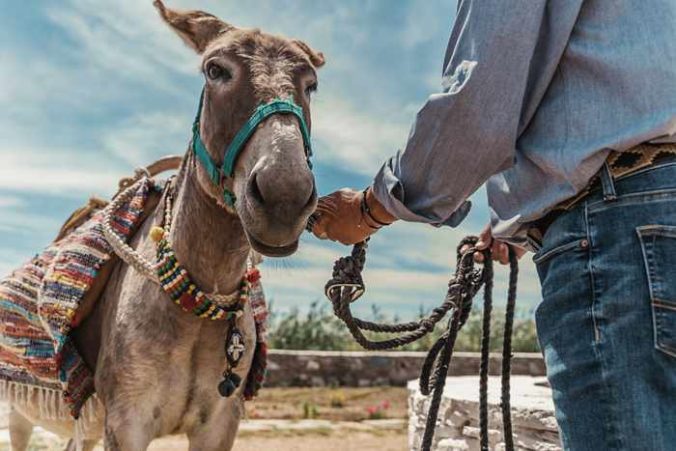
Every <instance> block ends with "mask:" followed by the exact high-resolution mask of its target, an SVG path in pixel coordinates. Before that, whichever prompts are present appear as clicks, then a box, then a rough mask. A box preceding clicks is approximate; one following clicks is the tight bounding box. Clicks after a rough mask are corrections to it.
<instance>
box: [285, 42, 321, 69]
mask: <svg viewBox="0 0 676 451" xmlns="http://www.w3.org/2000/svg"><path fill="white" fill-rule="evenodd" d="M292 42H293V43H294V44H296V45H297V46H298V47H300V49H301V50H302V51H303V52H305V53H306V54H307V56H308V58H310V62H311V63H312V65H313V66H315V67H317V68H320V67H322V66H323V65H324V63H325V62H326V60H325V59H324V54H323V53H322V52H316V51H315V50H313V49H312V47H310V46H309V45H307V44H306V43H305V42H303V41H301V40H298V39H294V40H293V41H292Z"/></svg>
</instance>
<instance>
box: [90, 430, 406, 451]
mask: <svg viewBox="0 0 676 451" xmlns="http://www.w3.org/2000/svg"><path fill="white" fill-rule="evenodd" d="M101 449H103V448H101ZM187 449H188V442H187V441H186V440H185V439H178V438H171V439H162V440H158V441H156V442H154V443H153V445H152V446H151V447H150V450H151V451H178V450H187ZM407 449H408V445H407V437H406V431H403V430H402V431H398V432H393V431H387V432H382V433H377V434H374V433H367V432H350V433H349V434H345V432H338V431H336V432H328V431H327V432H326V433H322V434H317V433H308V434H289V435H284V436H282V437H254V436H244V437H239V438H238V439H237V441H236V442H235V446H234V448H233V451H261V450H274V451H316V450H321V451H334V450H335V451H405V450H407ZM97 451H98V450H97Z"/></svg>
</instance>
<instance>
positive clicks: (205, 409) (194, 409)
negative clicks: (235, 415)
mask: <svg viewBox="0 0 676 451" xmlns="http://www.w3.org/2000/svg"><path fill="white" fill-rule="evenodd" d="M246 313H250V312H247V311H246V309H245V315H244V317H243V318H242V320H240V321H239V322H238V323H239V324H238V325H237V327H238V328H239V329H240V330H241V331H242V333H243V335H244V337H245V349H246V351H245V355H244V357H243V358H242V360H241V362H240V364H239V365H238V367H237V373H238V374H239V375H240V377H241V378H242V380H246V375H247V373H248V370H249V367H250V362H251V358H252V352H253V344H254V340H255V335H254V330H255V329H254V325H253V317H252V315H250V314H246ZM190 323H191V322H190V321H187V322H186V323H185V324H184V323H183V322H182V321H181V322H179V324H177V326H176V330H177V332H179V333H178V335H177V337H176V340H175V341H174V342H173V343H172V344H171V345H170V346H169V348H170V349H171V350H170V352H169V353H168V354H167V356H166V360H165V361H156V363H157V368H161V370H160V371H157V372H151V373H154V375H153V376H151V377H149V375H148V374H147V373H146V374H143V375H141V374H138V373H137V375H138V376H140V377H143V378H144V379H146V382H147V384H148V386H149V387H152V389H151V391H152V393H148V395H147V396H146V397H145V398H146V399H147V400H148V406H150V405H152V406H153V409H152V412H150V411H149V412H147V415H152V417H153V422H154V423H155V425H156V427H157V429H158V432H159V433H158V435H165V434H169V433H177V432H188V431H190V430H193V429H195V428H199V427H200V426H201V425H204V424H207V423H213V422H214V421H216V422H217V423H218V418H219V417H225V416H231V415H232V410H233V409H234V410H237V409H238V408H239V406H234V404H233V403H234V402H235V401H236V400H237V398H239V396H238V395H236V394H235V395H234V396H233V397H231V398H223V397H221V395H220V394H219V393H218V384H219V383H220V382H221V380H222V379H223V372H224V370H225V368H226V357H225V341H226V337H227V334H228V331H229V328H228V327H227V326H226V325H225V324H223V323H222V322H213V321H212V322H209V321H206V320H201V321H200V322H199V323H198V324H195V323H194V322H192V324H190ZM139 369H140V368H139ZM237 402H238V401H237Z"/></svg>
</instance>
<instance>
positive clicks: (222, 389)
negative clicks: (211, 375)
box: [218, 372, 242, 398]
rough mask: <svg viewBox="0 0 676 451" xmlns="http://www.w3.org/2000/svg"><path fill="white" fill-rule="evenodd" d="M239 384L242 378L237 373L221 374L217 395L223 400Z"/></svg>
mask: <svg viewBox="0 0 676 451" xmlns="http://www.w3.org/2000/svg"><path fill="white" fill-rule="evenodd" d="M241 383H242V378H241V377H239V375H238V374H237V373H232V372H226V373H224V374H223V380H222V381H221V383H220V384H218V393H220V395H221V396H223V397H224V398H229V397H230V396H232V394H233V393H234V392H235V390H237V387H239V384H241Z"/></svg>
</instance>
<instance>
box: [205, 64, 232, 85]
mask: <svg viewBox="0 0 676 451" xmlns="http://www.w3.org/2000/svg"><path fill="white" fill-rule="evenodd" d="M207 77H209V79H210V80H222V81H228V80H230V79H231V78H232V74H231V73H230V71H229V70H227V69H226V68H224V67H222V66H219V65H218V64H216V63H209V64H208V65H207Z"/></svg>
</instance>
